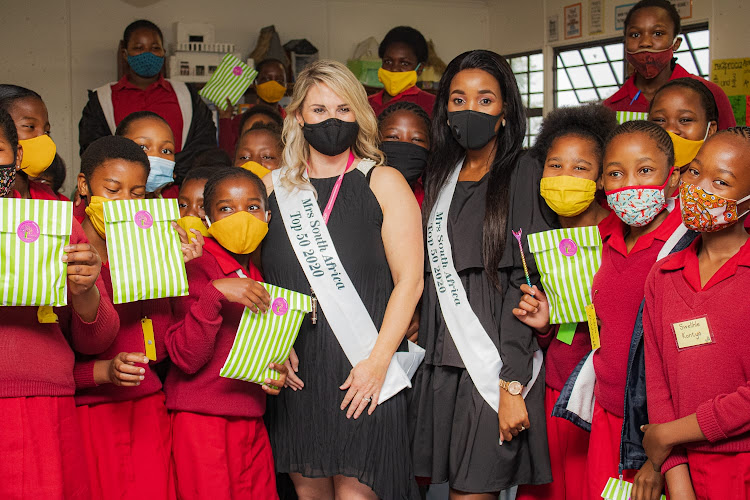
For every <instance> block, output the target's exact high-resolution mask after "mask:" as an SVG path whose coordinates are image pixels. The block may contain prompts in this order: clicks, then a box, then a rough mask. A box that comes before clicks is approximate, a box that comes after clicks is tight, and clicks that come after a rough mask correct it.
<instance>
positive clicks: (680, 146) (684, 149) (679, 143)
mask: <svg viewBox="0 0 750 500" xmlns="http://www.w3.org/2000/svg"><path fill="white" fill-rule="evenodd" d="M708 126H709V128H710V127H711V124H710V123H709V124H708ZM667 133H668V134H669V138H670V139H672V145H673V146H674V164H675V166H676V167H684V166H685V165H687V164H688V163H690V162H691V161H693V159H694V158H695V156H696V155H697V154H698V151H699V150H700V149H701V147H702V146H703V143H704V142H706V137H708V128H707V129H706V135H705V136H703V139H702V140H700V141H691V140H690V139H685V138H684V137H680V136H679V135H676V134H673V133H672V132H670V131H669V130H667ZM24 154H25V153H24Z"/></svg>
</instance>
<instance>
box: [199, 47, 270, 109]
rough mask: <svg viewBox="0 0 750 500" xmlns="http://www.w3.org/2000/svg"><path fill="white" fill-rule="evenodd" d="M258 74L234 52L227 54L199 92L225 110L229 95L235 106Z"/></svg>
mask: <svg viewBox="0 0 750 500" xmlns="http://www.w3.org/2000/svg"><path fill="white" fill-rule="evenodd" d="M256 76H258V72H257V71H255V70H254V69H253V68H251V67H250V66H248V65H247V64H245V63H244V62H242V61H240V60H239V59H238V58H237V57H235V56H233V55H232V54H226V55H225V56H224V58H223V59H222V60H221V64H220V65H219V67H218V68H216V71H215V72H214V74H213V75H211V78H210V79H209V80H208V83H206V85H205V86H204V87H203V88H202V89H200V91H199V92H198V94H200V95H201V96H203V97H205V98H206V99H208V100H209V101H211V102H212V103H214V104H216V107H218V108H219V109H222V110H224V109H227V97H228V98H229V100H230V101H232V105H233V106H234V105H235V104H237V102H238V101H239V100H240V97H242V94H244V93H245V91H246V90H247V89H248V87H250V85H251V84H252V83H253V80H255V77H256Z"/></svg>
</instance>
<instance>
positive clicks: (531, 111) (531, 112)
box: [503, 48, 546, 147]
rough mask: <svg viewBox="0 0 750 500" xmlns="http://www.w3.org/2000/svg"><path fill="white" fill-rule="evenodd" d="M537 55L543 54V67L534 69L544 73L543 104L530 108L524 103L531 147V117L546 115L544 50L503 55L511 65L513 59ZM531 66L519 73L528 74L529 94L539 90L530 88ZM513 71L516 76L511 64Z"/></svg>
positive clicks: (527, 132)
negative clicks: (533, 90) (532, 90)
mask: <svg viewBox="0 0 750 500" xmlns="http://www.w3.org/2000/svg"><path fill="white" fill-rule="evenodd" d="M535 55H540V56H542V69H541V70H538V71H533V73H541V74H542V92H541V94H542V106H541V107H539V108H529V107H527V106H526V105H524V107H523V110H524V114H525V115H526V134H525V135H524V143H525V142H526V139H527V138H528V139H529V147H531V146H532V145H533V144H531V136H532V134H531V128H530V120H529V119H530V118H538V117H543V116H544V95H545V92H544V86H545V85H544V83H545V73H546V71H545V67H544V50H543V49H541V48H540V49H537V50H528V51H525V52H516V53H514V54H508V55H504V56H503V58H504V59H505V60H506V61H508V65H510V60H511V59H515V58H517V57H529V58H530V57H531V56H535ZM530 66H531V65H530V64H529V65H527V66H526V71H525V72H520V73H518V74H525V75H526V82H527V92H526V94H528V95H531V94H538V93H539V92H531V91H530V88H531V87H530V86H531V73H532V71H531V70H530V69H529V68H530ZM511 72H512V73H513V77H514V78H515V76H516V72H515V71H513V67H512V66H511ZM519 93H521V92H519ZM529 100H530V99H529ZM533 135H534V136H536V134H533Z"/></svg>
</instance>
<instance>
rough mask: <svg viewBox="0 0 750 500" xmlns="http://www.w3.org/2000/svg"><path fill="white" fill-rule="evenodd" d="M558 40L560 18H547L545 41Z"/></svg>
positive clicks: (555, 16)
mask: <svg viewBox="0 0 750 500" xmlns="http://www.w3.org/2000/svg"><path fill="white" fill-rule="evenodd" d="M559 39H560V16H558V15H557V14H555V15H554V16H549V17H548V18H547V41H548V42H556V41H558V40H559Z"/></svg>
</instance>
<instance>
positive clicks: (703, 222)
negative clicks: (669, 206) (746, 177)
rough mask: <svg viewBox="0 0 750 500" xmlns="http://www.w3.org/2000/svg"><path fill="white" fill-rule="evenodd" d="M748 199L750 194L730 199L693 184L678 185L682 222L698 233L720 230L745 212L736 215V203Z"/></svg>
mask: <svg viewBox="0 0 750 500" xmlns="http://www.w3.org/2000/svg"><path fill="white" fill-rule="evenodd" d="M748 199H750V196H745V197H744V198H742V199H741V200H730V199H728V198H724V197H723V196H719V195H718V194H713V193H709V192H708V191H706V190H705V189H703V188H701V187H698V186H696V185H695V184H689V183H687V182H683V183H682V185H680V210H681V211H682V222H683V223H684V224H685V227H687V228H688V229H692V230H693V231H698V232H699V233H713V232H714V231H721V230H722V229H724V228H727V227H729V226H731V225H732V224H734V223H735V222H737V221H738V220H739V218H740V217H742V216H743V215H745V214H747V212H744V213H743V214H742V215H739V216H738V215H737V205H738V204H740V203H742V202H743V201H745V200H748Z"/></svg>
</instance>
